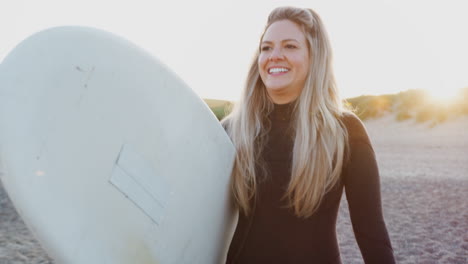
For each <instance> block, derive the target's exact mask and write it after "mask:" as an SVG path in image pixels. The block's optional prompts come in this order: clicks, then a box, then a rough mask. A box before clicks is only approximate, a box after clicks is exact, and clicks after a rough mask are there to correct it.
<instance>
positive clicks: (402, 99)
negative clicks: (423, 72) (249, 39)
mask: <svg viewBox="0 0 468 264" xmlns="http://www.w3.org/2000/svg"><path fill="white" fill-rule="evenodd" d="M205 102H206V103H207V104H208V106H209V107H210V108H211V110H212V111H213V113H214V114H215V115H216V117H217V118H218V119H219V120H221V119H222V118H223V117H224V116H225V115H226V114H228V113H229V111H231V109H232V106H233V103H232V102H230V101H224V100H214V99H205ZM345 105H346V107H347V108H349V109H351V110H353V112H354V113H356V115H358V116H359V118H361V119H362V120H367V119H371V118H379V117H382V116H383V115H387V114H393V115H394V116H395V119H396V120H397V121H404V120H414V121H415V122H418V123H424V122H430V123H431V125H436V124H438V123H442V122H444V121H446V120H448V119H450V118H454V117H457V116H461V115H468V87H466V88H463V89H460V90H459V92H458V94H457V96H456V97H454V98H451V99H441V98H436V97H434V96H432V95H431V94H429V93H428V92H427V91H426V90H423V89H414V90H407V91H403V92H400V93H398V94H384V95H362V96H358V97H353V98H348V99H346V100H345Z"/></svg>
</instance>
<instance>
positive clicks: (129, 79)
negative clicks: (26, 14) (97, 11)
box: [0, 27, 236, 264]
mask: <svg viewBox="0 0 468 264" xmlns="http://www.w3.org/2000/svg"><path fill="white" fill-rule="evenodd" d="M0 127H1V128H0V161H1V162H2V165H1V166H2V173H1V174H0V175H2V176H1V180H2V182H3V184H4V186H5V188H6V190H7V192H8V194H9V196H10V198H11V200H12V201H13V203H14V205H15V207H16V208H17V210H18V212H19V213H20V215H21V216H22V218H23V219H24V220H25V222H26V224H27V225H28V227H29V228H30V229H31V230H32V231H33V233H34V234H35V235H36V236H37V238H38V240H39V241H40V242H41V244H42V245H43V247H44V248H45V249H46V250H47V251H48V253H49V254H50V256H51V257H52V258H54V259H55V260H56V261H57V263H90V264H93V263H100V264H102V263H112V264H115V263H203V264H206V263H221V262H223V261H224V258H225V255H226V251H227V247H228V244H229V242H230V239H231V237H232V232H233V228H234V225H235V218H236V217H235V216H236V211H235V210H234V209H233V208H232V206H231V204H232V201H231V199H230V189H229V181H230V179H229V178H230V173H231V170H232V165H233V159H234V153H235V150H234V147H233V145H232V144H231V142H230V140H229V138H228V136H227V135H226V133H225V132H224V129H223V128H222V127H221V125H220V124H219V122H218V121H217V119H216V117H215V116H214V115H213V113H211V111H210V109H209V108H208V107H207V106H206V104H205V103H203V101H202V100H201V99H200V98H198V96H197V95H196V94H195V93H194V92H193V91H192V90H191V89H190V88H189V87H188V86H187V85H186V84H184V83H183V81H181V79H179V78H178V77H177V76H176V75H175V74H174V73H172V72H171V71H170V70H169V69H168V68H167V67H166V66H164V65H163V64H162V63H161V62H159V61H158V60H157V59H156V58H154V57H153V56H151V55H150V54H149V53H147V52H146V51H144V50H142V49H140V48H138V47H136V46H135V45H134V44H132V43H130V42H128V41H126V40H124V39H122V38H120V37H118V36H115V35H113V34H111V33H107V32H104V31H101V30H97V29H93V28H84V27H60V28H53V29H49V30H45V31H43V32H40V33H37V34H35V35H33V36H31V37H29V38H28V39H26V40H25V41H23V42H22V43H20V44H19V45H18V46H17V47H16V48H15V49H14V50H13V51H12V52H11V53H10V54H9V55H8V56H7V57H6V58H5V59H4V61H3V62H2V63H1V64H0Z"/></svg>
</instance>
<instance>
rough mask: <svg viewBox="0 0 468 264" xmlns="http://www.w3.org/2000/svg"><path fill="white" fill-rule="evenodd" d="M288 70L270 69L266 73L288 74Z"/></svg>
mask: <svg viewBox="0 0 468 264" xmlns="http://www.w3.org/2000/svg"><path fill="white" fill-rule="evenodd" d="M288 71H289V70H288V69H286V68H271V69H270V70H269V71H268V72H269V73H279V72H288Z"/></svg>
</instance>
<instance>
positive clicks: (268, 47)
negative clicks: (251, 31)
mask: <svg viewBox="0 0 468 264" xmlns="http://www.w3.org/2000/svg"><path fill="white" fill-rule="evenodd" d="M270 49H271V47H270V46H262V47H261V48H260V50H261V51H269V50H270Z"/></svg>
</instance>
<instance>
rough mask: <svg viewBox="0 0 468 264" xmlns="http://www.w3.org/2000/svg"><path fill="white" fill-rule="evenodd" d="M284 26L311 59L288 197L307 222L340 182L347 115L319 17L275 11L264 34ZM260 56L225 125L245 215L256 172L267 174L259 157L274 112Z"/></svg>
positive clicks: (296, 118) (299, 105) (298, 107)
mask: <svg viewBox="0 0 468 264" xmlns="http://www.w3.org/2000/svg"><path fill="white" fill-rule="evenodd" d="M280 20H290V21H292V22H294V23H296V24H298V25H299V26H300V27H301V28H302V29H303V32H304V34H305V36H306V39H307V42H308V48H309V54H311V56H310V57H311V62H310V63H311V64H310V66H311V67H310V69H309V73H308V77H307V79H306V82H305V85H304V88H303V89H302V92H301V94H300V95H299V97H298V99H297V100H296V103H295V107H294V111H293V117H292V118H293V119H292V120H293V122H295V125H294V128H295V139H294V148H293V156H292V170H291V179H290V181H289V186H288V188H287V190H286V193H285V196H284V197H285V198H287V199H288V206H290V207H292V208H293V209H294V212H295V213H296V215H297V216H300V217H308V216H310V215H312V214H313V213H314V212H315V211H316V210H317V208H318V207H319V205H320V202H321V200H322V198H323V196H324V195H325V194H326V193H327V192H328V191H329V190H330V189H331V188H332V187H333V186H334V185H335V184H336V183H337V182H338V181H339V178H340V175H341V171H342V167H343V163H344V156H345V150H346V148H347V142H348V140H347V138H348V135H347V131H346V128H345V127H344V125H343V123H342V122H341V117H342V115H343V113H344V112H346V110H344V108H343V104H342V101H341V99H340V97H339V95H338V89H337V87H336V85H335V78H334V75H333V69H332V51H331V46H330V43H329V40H328V36H327V33H326V31H325V28H324V26H323V24H322V21H321V19H320V17H319V16H318V15H317V14H316V13H315V12H314V11H313V10H311V9H303V8H295V7H280V8H276V9H274V10H273V11H272V12H271V13H270V15H269V17H268V23H267V25H266V27H265V31H266V30H267V29H268V27H269V26H270V25H271V24H272V23H274V22H276V21H280ZM265 31H264V32H265ZM262 38H263V35H262ZM260 42H261V41H260ZM258 56H259V51H257V53H256V55H255V59H254V60H253V62H252V64H251V67H250V70H249V73H248V77H247V82H246V85H245V89H244V91H243V94H242V96H241V99H240V101H239V102H238V104H237V105H236V106H235V107H234V109H233V111H232V112H231V114H229V115H228V116H227V117H226V118H225V119H224V120H223V124H224V125H226V126H227V127H228V129H227V131H228V133H229V136H230V137H231V140H232V141H233V143H234V145H235V147H236V150H237V154H236V158H235V164H234V168H233V172H232V190H233V194H234V197H235V200H236V202H237V204H238V206H239V208H240V209H241V211H242V212H243V213H244V214H249V212H250V210H251V200H252V198H253V197H254V196H255V192H256V188H257V182H258V179H257V177H258V176H257V173H258V171H256V168H260V169H262V170H263V172H264V174H265V173H266V170H265V168H264V163H263V161H262V159H261V153H262V151H263V149H264V146H265V143H266V140H267V134H268V131H269V129H270V127H269V122H268V120H267V117H268V114H269V113H270V112H271V111H272V110H273V107H274V104H273V103H272V102H271V100H270V99H269V97H268V94H267V91H266V88H265V85H264V84H263V82H262V80H261V78H260V75H259V69H258V63H257V61H258Z"/></svg>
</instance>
